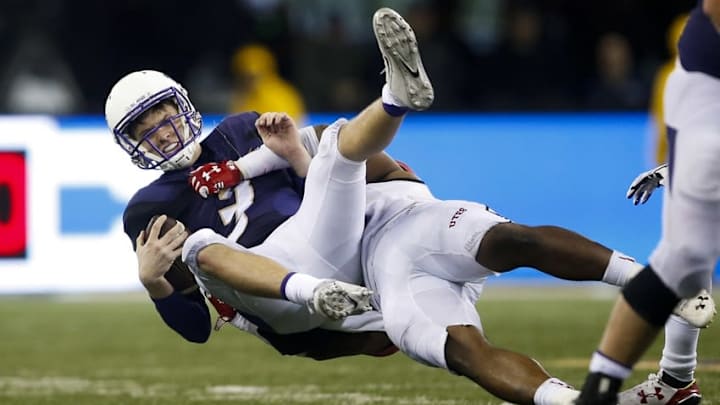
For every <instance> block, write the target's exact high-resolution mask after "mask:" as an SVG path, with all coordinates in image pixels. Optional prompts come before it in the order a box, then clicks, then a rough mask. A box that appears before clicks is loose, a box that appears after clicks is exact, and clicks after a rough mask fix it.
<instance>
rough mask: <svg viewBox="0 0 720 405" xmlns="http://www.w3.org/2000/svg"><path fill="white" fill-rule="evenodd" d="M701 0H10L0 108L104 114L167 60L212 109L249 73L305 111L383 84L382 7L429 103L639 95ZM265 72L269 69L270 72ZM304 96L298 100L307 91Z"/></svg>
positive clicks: (347, 101) (356, 98) (445, 105)
mask: <svg viewBox="0 0 720 405" xmlns="http://www.w3.org/2000/svg"><path fill="white" fill-rule="evenodd" d="M694 3H695V1H694V0H677V1H662V2H658V1H652V0H607V1H595V2H578V1H572V0H543V1H540V0H384V1H380V0H352V1H334V0H210V1H208V2H205V3H202V5H200V3H198V2H196V1H191V0H176V1H173V0H156V1H152V2H148V1H142V0H125V1H112V2H98V1H92V0H2V1H0V5H1V6H2V12H1V13H0V38H2V41H0V53H1V54H2V55H3V63H2V65H0V68H1V69H0V95H2V99H1V100H0V112H3V113H36V112H39V113H52V114H88V113H89V114H99V113H102V110H103V104H104V100H105V97H106V95H107V93H108V91H109V89H110V87H111V86H112V84H113V83H114V82H115V81H116V80H118V79H119V78H120V77H121V76H122V75H124V74H126V73H128V72H130V71H133V70H138V69H143V68H154V69H157V70H161V71H164V72H167V73H168V74H169V75H170V76H172V77H173V78H175V79H176V80H179V81H180V82H181V83H184V84H185V86H186V87H187V88H188V89H189V90H190V91H191V94H192V96H193V98H194V101H195V104H196V106H198V107H199V108H200V109H201V110H202V111H204V112H206V113H225V112H228V111H232V110H237V109H239V108H243V107H244V102H245V101H247V100H246V99H247V93H248V92H252V86H253V83H250V82H252V81H253V80H255V81H261V82H268V81H269V82H268V83H261V84H262V85H267V86H268V88H272V89H276V90H277V89H279V88H282V91H283V94H290V93H292V97H297V98H298V101H297V102H299V103H302V108H304V109H306V110H307V111H312V112H329V111H343V112H344V111H356V110H357V109H358V108H360V107H362V106H364V105H366V104H367V103H368V101H369V100H371V99H373V98H374V97H376V96H377V94H378V87H379V84H381V83H382V79H381V78H380V76H379V72H380V70H381V69H382V60H381V59H380V58H379V52H378V51H377V46H376V44H375V40H374V37H373V34H372V30H371V27H370V21H371V16H372V14H373V12H374V11H375V10H376V9H377V8H378V7H381V6H388V7H392V8H395V9H396V10H398V11H399V12H400V13H401V14H403V15H404V16H405V17H406V18H407V20H408V21H409V22H410V23H411V25H412V26H413V27H414V29H415V32H416V34H417V36H418V39H419V42H420V45H421V51H422V54H423V57H424V61H425V64H426V65H427V66H426V67H427V69H428V71H429V72H430V75H431V78H432V79H433V82H434V84H435V87H436V92H437V97H436V104H435V106H434V107H433V111H453V112H457V111H463V112H471V111H518V110H520V111H596V110H602V111H606V110H622V111H628V110H629V111H641V110H644V109H646V108H648V106H649V104H650V96H651V89H652V83H653V81H654V78H655V75H656V73H657V71H658V69H659V68H660V67H661V66H662V64H663V63H664V62H665V61H666V60H668V58H670V57H671V50H670V49H668V48H669V47H668V40H667V34H668V30H669V29H670V27H671V25H672V22H673V20H674V19H675V18H676V17H677V16H679V15H681V14H682V13H684V12H686V11H688V10H689V9H690V8H691V7H692V6H693V5H694ZM265 76H268V77H270V79H274V80H266V79H267V77H265ZM298 108H299V107H298Z"/></svg>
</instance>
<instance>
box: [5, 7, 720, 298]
mask: <svg viewBox="0 0 720 405" xmlns="http://www.w3.org/2000/svg"><path fill="white" fill-rule="evenodd" d="M694 4H695V0H677V1H663V2H657V1H652V0H607V1H602V2H577V1H571V0H545V1H539V0H535V1H533V0H442V1H440V0H384V1H380V0H362V1H361V0H352V1H337V0H222V1H220V0H209V1H207V2H204V3H202V5H201V4H200V3H198V2H195V1H189V0H173V1H171V0H155V1H152V2H148V1H141V0H125V1H113V2H102V1H100V2H99V1H92V0H0V10H1V11H0V38H2V41H0V54H2V55H3V58H2V63H0V114H2V116H0V270H2V273H0V277H3V282H2V283H0V293H2V292H5V293H17V292H20V293H22V292H55V291H96V290H141V287H140V285H139V283H138V281H137V275H136V259H135V257H134V253H133V251H132V248H131V244H130V241H129V239H128V238H127V237H126V236H125V234H124V233H123V231H122V224H121V215H122V211H123V209H124V206H125V204H126V202H127V201H128V199H129V198H130V197H131V196H132V194H133V193H134V192H135V191H136V190H137V189H139V188H140V187H142V186H144V185H145V184H147V183H148V182H149V181H151V180H152V179H154V178H155V177H157V176H158V174H159V173H158V172H152V171H151V172H146V171H141V170H138V169H137V168H136V167H134V166H133V165H132V164H131V163H130V162H129V161H128V159H127V156H126V155H124V154H123V153H122V152H121V151H120V149H119V148H118V147H117V146H116V145H115V144H114V143H113V142H112V140H111V137H110V134H109V132H108V130H107V128H106V126H105V122H104V117H103V115H102V114H103V109H104V101H105V97H106V96H107V93H108V92H109V90H110V88H111V86H112V85H113V84H114V83H115V82H116V81H117V80H118V79H119V78H120V77H122V76H123V75H125V74H127V73H129V72H131V71H134V70H140V69H155V70H160V71H164V72H166V73H168V74H169V75H170V76H171V77H173V78H175V79H176V80H178V81H180V82H181V83H182V84H183V85H184V86H185V87H186V88H187V89H188V90H189V94H190V97H191V99H192V101H193V102H194V103H195V105H196V107H198V109H199V110H200V111H201V112H202V113H203V116H204V122H205V128H204V129H205V131H209V130H210V129H212V128H213V127H214V125H216V124H217V123H218V122H219V121H220V120H221V119H222V117H223V116H225V115H227V114H229V113H233V112H239V111H246V110H255V111H259V112H265V111H287V112H289V113H290V114H291V115H293V116H294V117H295V118H296V119H298V120H300V121H302V122H305V123H310V122H312V123H321V122H329V121H332V120H334V119H336V118H337V117H338V116H340V115H347V114H352V113H353V112H356V111H358V110H359V109H360V108H362V107H363V106H365V105H367V104H368V103H369V102H370V101H372V100H373V99H374V98H376V97H378V96H379V94H380V89H381V86H382V84H383V81H384V77H383V76H382V75H381V74H380V72H381V70H382V67H383V66H382V59H381V58H380V53H379V51H378V49H377V45H376V43H375V39H374V36H373V32H372V28H371V18H372V14H373V13H374V11H375V10H376V9H377V8H379V7H382V6H388V7H392V8H395V9H396V10H398V11H399V12H400V13H401V14H403V15H404V16H405V17H406V18H407V20H408V21H409V22H410V24H411V25H412V26H413V28H414V30H415V32H416V35H417V37H418V40H419V44H420V51H421V54H422V56H423V60H424V63H425V65H426V68H427V70H428V72H429V75H430V78H431V79H432V81H433V84H434V87H435V91H436V99H435V104H434V105H433V106H432V108H431V109H430V110H429V111H427V112H423V113H420V114H415V113H412V114H409V116H408V118H407V119H406V123H405V125H403V127H402V128H401V131H400V135H399V136H398V137H397V139H396V141H395V142H394V143H393V144H392V145H391V147H390V153H391V154H392V155H393V156H394V157H396V158H398V159H401V160H404V161H406V162H408V163H409V164H410V165H411V166H412V167H413V168H414V170H415V171H416V172H417V173H418V174H419V175H420V176H421V177H422V178H423V179H424V180H425V181H426V182H427V183H428V184H429V185H430V186H431V188H432V190H433V191H434V193H435V194H436V195H437V196H438V197H440V198H446V199H450V198H453V199H468V200H474V201H480V202H484V203H487V204H489V205H490V206H492V207H493V208H494V209H495V210H496V211H498V212H500V213H501V214H503V215H505V216H507V217H509V218H511V219H513V220H515V221H517V222H521V223H527V224H531V225H532V224H555V225H561V226H565V227H568V228H570V229H573V230H575V231H578V232H581V233H583V234H585V235H586V236H588V237H590V238H593V239H596V240H598V241H599V242H602V243H604V244H606V245H608V246H611V247H614V248H616V249H619V250H622V251H625V252H626V253H627V254H629V255H633V256H635V257H637V258H638V260H640V261H645V260H646V258H647V256H648V255H649V253H650V252H651V250H652V248H653V247H654V246H655V243H656V242H657V240H658V237H659V233H660V206H661V198H660V196H659V194H660V193H657V194H658V195H657V196H654V197H653V198H652V199H651V200H650V202H649V203H648V204H647V205H645V206H642V207H633V206H632V204H631V203H630V202H629V201H627V200H626V199H625V190H626V189H627V187H628V185H629V183H630V182H631V181H632V179H633V178H634V177H635V176H636V175H637V174H638V173H640V172H642V171H645V170H648V169H650V168H652V167H654V166H655V165H657V163H659V162H664V160H665V146H664V131H663V129H664V128H663V125H659V124H658V123H662V116H661V114H662V113H661V98H660V96H659V95H660V94H661V93H662V88H663V85H664V80H665V77H666V76H667V74H668V72H669V70H670V68H671V66H672V61H673V58H674V56H675V44H676V41H677V36H678V34H679V32H680V30H681V29H682V26H683V24H684V18H685V17H684V16H685V14H686V13H687V12H688V11H689V10H690V9H691V8H692V7H693V6H694ZM97 263H105V264H106V265H104V266H102V267H103V268H102V270H98V268H97V267H98V266H97ZM58 268H61V269H62V271H58ZM716 274H718V273H716ZM501 279H509V280H513V279H522V280H526V279H530V280H531V281H532V282H533V283H535V282H540V281H544V280H545V279H544V278H542V277H539V276H538V275H537V274H535V272H532V271H529V270H528V271H527V272H517V273H513V274H512V275H509V276H506V277H502V278H501Z"/></svg>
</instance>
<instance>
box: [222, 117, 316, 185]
mask: <svg viewBox="0 0 720 405" xmlns="http://www.w3.org/2000/svg"><path fill="white" fill-rule="evenodd" d="M299 132H300V141H301V142H302V144H303V146H305V149H306V150H307V151H308V153H310V156H311V157H313V156H315V155H316V154H317V150H318V144H319V142H318V139H317V135H316V133H315V128H313V127H312V126H308V127H303V128H300V129H299ZM235 164H236V165H237V167H238V168H239V169H240V171H241V172H242V175H243V179H252V178H255V177H259V176H262V175H263V174H267V173H269V172H271V171H274V170H281V169H287V168H289V167H290V163H288V162H287V161H286V160H285V159H283V158H281V157H280V156H278V155H277V154H275V152H273V151H272V150H270V148H268V147H267V146H265V145H262V146H260V147H259V148H258V149H255V150H254V151H252V152H250V153H248V154H246V155H244V156H242V157H240V158H239V159H238V160H236V161H235Z"/></svg>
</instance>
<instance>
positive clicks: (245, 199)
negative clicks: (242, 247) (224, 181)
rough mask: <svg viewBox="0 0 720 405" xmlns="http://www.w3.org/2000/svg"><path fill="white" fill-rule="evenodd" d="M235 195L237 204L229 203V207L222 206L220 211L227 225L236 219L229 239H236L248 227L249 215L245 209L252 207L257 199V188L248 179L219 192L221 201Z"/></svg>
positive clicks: (221, 217) (219, 213)
mask: <svg viewBox="0 0 720 405" xmlns="http://www.w3.org/2000/svg"><path fill="white" fill-rule="evenodd" d="M233 195H234V197H235V204H231V205H228V206H227V207H224V208H221V209H220V210H219V211H218V215H220V219H222V222H223V224H224V225H225V226H227V225H228V224H230V223H231V222H232V221H233V219H235V221H236V222H235V227H234V228H233V230H232V232H230V235H228V239H230V240H233V241H236V240H238V239H239V238H240V236H241V235H242V234H243V232H245V228H247V224H248V217H247V215H245V210H247V209H248V208H250V206H251V205H252V203H253V200H254V199H255V190H253V188H252V185H251V184H250V181H248V180H246V181H243V182H242V183H240V184H238V185H237V186H235V187H233V188H232V189H230V190H223V191H221V192H220V193H219V194H218V199H219V200H220V201H225V200H228V199H230V198H233Z"/></svg>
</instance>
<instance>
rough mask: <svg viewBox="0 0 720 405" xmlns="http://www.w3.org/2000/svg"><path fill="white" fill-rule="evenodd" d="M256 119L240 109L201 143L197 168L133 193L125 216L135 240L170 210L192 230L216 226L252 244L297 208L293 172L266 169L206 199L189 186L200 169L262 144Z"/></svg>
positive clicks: (296, 183) (299, 185)
mask: <svg viewBox="0 0 720 405" xmlns="http://www.w3.org/2000/svg"><path fill="white" fill-rule="evenodd" d="M257 117H258V114H257V113H242V114H237V115H232V116H230V117H227V118H225V119H224V120H223V121H222V122H221V123H220V124H219V125H218V126H217V127H216V128H215V129H214V130H213V131H212V132H211V133H210V134H209V135H208V136H207V137H206V138H205V139H204V140H203V141H202V142H201V143H200V145H201V146H202V153H201V155H200V158H199V159H198V161H197V162H195V164H194V165H193V167H191V168H187V169H182V170H174V171H169V172H165V173H163V174H162V175H161V176H160V177H159V178H158V179H157V180H155V181H153V182H152V183H150V184H149V185H148V186H146V187H144V188H142V189H140V190H139V191H138V192H137V193H135V195H134V196H133V197H132V198H131V199H130V202H129V203H128V205H127V207H126V208H125V212H124V214H123V224H124V226H125V233H126V234H127V235H128V236H129V237H130V239H131V240H132V243H133V244H134V243H135V239H136V238H137V236H138V234H139V233H140V231H141V230H143V229H145V227H146V226H147V224H148V222H149V221H150V218H152V216H154V215H157V214H166V215H168V216H170V217H172V218H175V219H177V220H179V221H180V222H182V223H183V224H185V226H186V227H187V228H188V231H189V232H190V233H192V232H194V231H196V230H198V229H200V228H212V229H213V230H214V231H215V232H217V233H219V234H221V235H223V236H226V237H231V239H234V240H235V241H237V242H238V243H240V244H242V245H243V246H246V247H252V246H255V245H257V244H260V243H261V242H262V241H264V240H265V238H266V237H267V236H268V235H269V234H270V233H271V232H272V231H273V230H274V229H275V228H277V227H278V225H280V224H281V223H283V222H284V221H285V220H286V219H287V218H289V217H290V216H291V215H293V214H294V213H295V212H296V211H297V209H298V207H299V206H300V200H301V198H302V179H300V178H298V177H297V176H296V175H295V174H294V172H293V171H291V170H281V171H275V172H271V173H268V174H266V175H264V176H260V177H257V178H254V179H251V180H249V181H245V182H243V183H241V184H239V185H238V186H236V187H234V188H233V189H230V190H225V191H223V192H222V193H221V194H220V195H218V196H210V197H209V198H207V199H203V198H202V197H200V196H199V195H198V194H197V193H195V191H194V190H193V189H192V188H191V187H190V186H189V185H188V175H189V173H190V171H191V170H193V169H195V168H196V167H198V166H201V165H203V164H205V163H210V162H220V161H222V160H236V159H238V158H239V157H240V156H242V155H245V154H246V153H248V152H250V151H252V150H253V149H257V148H258V147H260V145H262V140H261V139H260V136H259V135H258V133H257V131H256V129H255V120H256V119H257Z"/></svg>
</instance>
